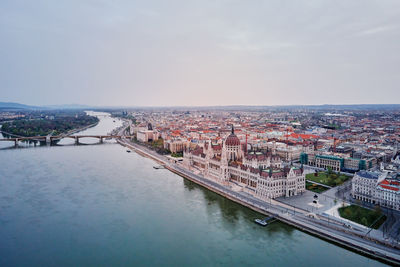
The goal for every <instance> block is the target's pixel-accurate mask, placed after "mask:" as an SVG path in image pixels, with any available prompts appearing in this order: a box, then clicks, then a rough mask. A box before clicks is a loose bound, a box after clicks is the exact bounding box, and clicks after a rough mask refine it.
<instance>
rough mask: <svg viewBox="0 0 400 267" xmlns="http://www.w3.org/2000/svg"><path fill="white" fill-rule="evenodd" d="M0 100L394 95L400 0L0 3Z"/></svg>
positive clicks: (227, 100)
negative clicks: (341, 0) (342, 0)
mask: <svg viewBox="0 0 400 267" xmlns="http://www.w3.org/2000/svg"><path fill="white" fill-rule="evenodd" d="M0 34H1V36H2V42H0V48H1V49H0V56H1V58H2V60H1V61H0V82H1V84H0V86H1V89H0V90H1V97H0V101H2V102H18V103H22V104H28V105H37V106H43V105H59V104H70V103H73V104H80V105H90V106H144V107H146V106H229V105H244V106H247V105H251V106H264V105H265V106H280V105H323V104H328V105H329V104H338V105H343V104H397V103H400V102H399V101H398V99H399V98H400V90H399V89H400V88H399V84H400V75H399V70H400V54H399V51H400V1H397V0H379V1H378V0H351V1H345V2H332V1H327V0H324V1H322V0H313V1H278V0H276V1H275V0H274V1H272V0H268V1H252V2H249V1H227V0H219V1H201V2H197V1H189V0H188V1H168V2H166V1H159V0H157V1H127V0H120V1H107V0H102V1H92V0H81V1H66V0H60V1H45V0H39V1H34V2H32V1H15V0H5V1H2V2H1V3H0Z"/></svg>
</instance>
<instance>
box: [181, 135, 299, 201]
mask: <svg viewBox="0 0 400 267" xmlns="http://www.w3.org/2000/svg"><path fill="white" fill-rule="evenodd" d="M183 162H184V166H185V167H186V168H188V169H190V170H192V171H196V172H198V173H200V174H202V175H203V176H204V177H205V178H208V179H210V180H214V181H217V182H219V183H222V184H234V185H236V186H239V187H241V188H242V190H243V191H246V192H248V193H250V194H252V195H254V196H256V197H259V198H277V197H281V196H286V197H290V196H294V195H298V194H301V193H303V192H304V191H305V174H304V172H303V170H302V169H299V168H294V167H285V168H282V160H281V159H280V158H279V157H278V156H273V155H272V154H269V155H264V154H257V153H253V154H248V155H245V153H244V151H243V147H242V144H241V143H240V140H239V138H238V137H237V136H236V135H235V134H234V130H233V128H232V133H231V134H230V135H229V136H228V137H227V138H226V139H225V140H224V142H223V143H222V144H212V143H211V142H207V143H206V144H205V145H204V147H197V148H196V149H194V150H189V151H185V152H184V160H183Z"/></svg>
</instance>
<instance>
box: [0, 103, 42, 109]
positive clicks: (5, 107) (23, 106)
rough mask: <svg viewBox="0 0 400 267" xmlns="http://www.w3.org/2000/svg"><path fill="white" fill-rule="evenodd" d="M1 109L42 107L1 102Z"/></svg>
mask: <svg viewBox="0 0 400 267" xmlns="http://www.w3.org/2000/svg"><path fill="white" fill-rule="evenodd" d="M0 109H40V107H36V106H29V105H24V104H20V103H14V102H0Z"/></svg>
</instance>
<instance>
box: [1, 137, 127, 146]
mask: <svg viewBox="0 0 400 267" xmlns="http://www.w3.org/2000/svg"><path fill="white" fill-rule="evenodd" d="M122 137H125V138H133V136H126V135H54V136H29V137H23V136H19V137H12V138H1V139H0V141H5V142H7V141H8V142H14V144H15V146H18V142H19V141H37V142H43V143H44V142H45V143H46V144H54V143H55V142H57V141H59V140H61V139H63V138H71V139H74V140H75V144H79V139H82V138H97V139H99V142H100V143H103V140H104V139H120V138H122Z"/></svg>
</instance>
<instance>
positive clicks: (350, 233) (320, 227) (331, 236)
mask: <svg viewBox="0 0 400 267" xmlns="http://www.w3.org/2000/svg"><path fill="white" fill-rule="evenodd" d="M118 142H119V143H120V144H121V145H123V146H126V147H129V148H131V149H132V150H134V151H135V152H137V153H138V154H141V155H143V156H145V157H149V158H151V159H153V160H155V161H156V162H158V163H159V164H162V165H164V166H165V168H167V169H169V170H170V171H172V172H174V173H176V174H178V175H180V176H183V177H184V178H186V179H189V180H191V181H193V182H195V183H197V184H199V185H201V186H203V187H206V188H208V189H209V190H211V191H214V192H216V193H218V194H220V195H222V196H224V197H226V198H228V199H230V200H232V201H235V202H237V203H240V204H242V205H244V206H246V207H249V208H251V209H253V210H255V211H258V212H260V213H262V214H266V215H274V216H275V217H276V218H277V219H279V220H280V221H283V222H285V223H287V224H290V225H292V226H295V227H296V228H299V229H301V230H303V231H306V232H309V233H311V234H314V235H317V236H319V237H321V238H323V239H327V240H330V241H332V242H335V243H339V244H341V245H344V246H346V247H348V248H350V249H353V250H356V251H359V252H361V253H366V254H368V255H370V256H372V257H375V258H378V259H382V260H384V261H387V262H390V263H392V264H393V263H394V264H400V249H399V247H398V244H388V243H387V242H386V241H385V240H383V239H375V238H374V239H373V238H371V237H369V236H365V235H364V233H363V232H360V230H359V229H350V228H348V227H346V226H345V224H343V222H341V221H339V220H335V219H333V218H330V217H329V216H321V215H318V214H310V209H307V208H304V207H306V206H304V205H305V204H308V203H303V205H302V206H301V207H298V206H297V205H296V207H295V206H294V204H295V203H284V202H282V201H279V199H278V200H273V199H268V200H265V201H263V200H261V199H258V198H255V197H253V196H252V195H250V194H248V193H246V192H237V191H234V190H232V187H230V186H226V185H222V184H219V183H217V182H215V181H211V180H209V179H206V178H204V177H202V176H200V175H197V174H194V173H193V172H191V171H188V170H187V169H184V168H183V167H181V166H179V164H175V163H172V162H170V161H169V160H168V159H167V158H166V157H165V156H162V155H159V154H157V153H156V152H155V151H152V150H149V149H147V148H145V147H143V146H140V145H138V144H135V143H132V142H130V141H128V140H127V139H124V138H123V139H120V140H118ZM306 194H308V195H309V197H311V196H313V195H314V193H312V194H311V195H310V194H309V193H306ZM310 201H312V200H310ZM327 206H328V205H327Z"/></svg>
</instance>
